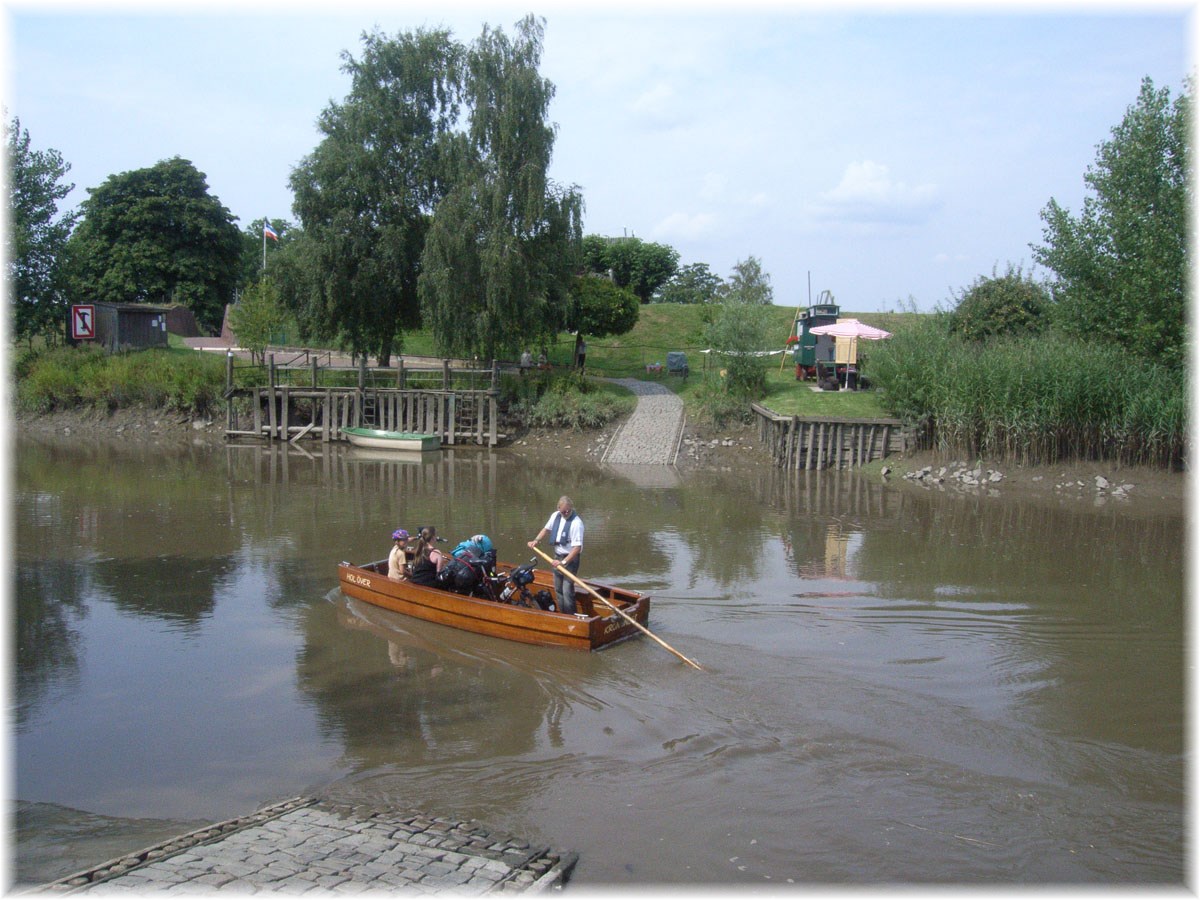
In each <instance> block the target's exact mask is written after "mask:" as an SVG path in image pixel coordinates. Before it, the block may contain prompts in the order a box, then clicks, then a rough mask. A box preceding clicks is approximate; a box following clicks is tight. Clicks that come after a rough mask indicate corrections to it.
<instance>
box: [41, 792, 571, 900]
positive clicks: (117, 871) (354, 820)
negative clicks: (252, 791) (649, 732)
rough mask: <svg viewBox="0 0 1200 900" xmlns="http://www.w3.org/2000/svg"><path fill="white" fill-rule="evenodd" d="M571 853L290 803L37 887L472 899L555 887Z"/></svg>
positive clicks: (416, 819)
mask: <svg viewBox="0 0 1200 900" xmlns="http://www.w3.org/2000/svg"><path fill="white" fill-rule="evenodd" d="M575 861H576V855H575V854H574V853H563V852H559V851H551V850H550V849H549V848H546V847H531V846H530V845H529V844H528V843H527V842H525V841H521V840H519V839H516V838H512V837H509V836H507V835H501V834H496V833H494V832H488V831H486V830H484V829H483V828H481V827H479V826H478V825H475V824H473V823H461V822H454V821H450V820H447V819H441V818H437V817H432V816H425V815H422V814H419V813H412V812H409V813H403V812H396V811H392V810H382V811H381V810H374V809H364V808H358V807H350V806H344V805H340V804H334V803H330V802H327V801H318V800H315V799H312V798H297V799H295V800H289V801H286V802H284V803H280V804H276V805H274V806H271V807H267V808H265V809H262V810H259V811H258V812H257V813H255V814H253V815H250V816H245V817H243V818H241V819H232V820H230V821H228V822H222V823H220V824H218V825H213V826H211V827H210V828H208V829H204V830H201V831H198V832H192V833H191V834H187V835H183V836H181V837H178V838H175V839H173V840H171V841H167V842H164V843H163V844H160V845H158V846H156V847H152V848H149V849H147V850H142V851H139V852H137V853H132V854H129V855H128V856H125V857H121V858H119V859H115V860H112V861H110V862H108V863H105V864H103V865H101V866H98V867H96V868H94V869H90V870H88V871H85V872H80V873H77V874H75V875H71V876H68V877H67V878H63V879H60V880H59V881H56V882H53V883H52V884H49V885H45V886H43V887H42V888H41V889H40V890H41V891H44V892H53V893H79V892H87V893H89V894H129V893H134V894H143V893H158V892H167V893H172V894H175V893H184V894H196V893H207V892H209V891H216V890H221V891H235V892H237V893H239V894H253V893H266V892H273V893H281V894H299V893H306V892H308V891H320V892H323V891H336V892H339V893H346V892H349V893H361V892H363V891H400V892H402V893H404V894H415V895H423V894H445V893H450V894H454V895H463V896H476V895H480V894H487V893H495V892H503V893H510V892H514V891H516V892H523V891H529V890H533V891H539V890H544V889H546V888H550V887H557V886H561V885H562V883H563V882H564V881H565V880H566V878H567V877H568V876H569V874H570V871H571V869H572V868H573V867H574V865H575Z"/></svg>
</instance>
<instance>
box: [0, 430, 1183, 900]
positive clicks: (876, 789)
mask: <svg viewBox="0 0 1200 900" xmlns="http://www.w3.org/2000/svg"><path fill="white" fill-rule="evenodd" d="M13 470H14V476H13V481H12V486H13V518H12V528H13V538H14V543H15V558H14V560H13V573H12V575H13V581H12V583H13V584H14V588H13V604H12V607H13V610H14V611H15V618H16V624H15V633H14V635H13V639H14V641H15V650H14V655H13V659H14V663H15V679H14V682H13V696H12V714H11V716H10V721H11V722H12V725H11V726H10V727H11V730H12V739H11V741H10V747H11V760H12V762H11V766H12V776H11V784H12V790H13V792H14V798H15V800H16V816H15V820H14V821H15V833H14V836H13V845H14V851H15V866H14V872H13V875H14V877H15V878H16V879H17V880H18V881H19V882H21V883H40V882H44V881H47V880H50V879H53V878H56V877H59V876H61V875H64V874H67V873H69V872H71V871H75V870H77V869H79V868H82V867H84V866H86V865H90V864H92V863H96V862H100V861H102V860H104V859H108V858H111V857H112V856H115V855H117V854H119V853H122V852H125V851H129V850H133V849H139V848H141V847H144V846H147V845H148V844H149V843H152V842H153V841H155V840H158V839H160V838H163V837H166V836H168V835H170V834H174V833H177V832H180V831H183V830H185V829H187V828H189V827H192V826H194V825H196V824H200V823H204V822H208V821H217V820H221V819H225V818H230V817H233V816H238V815H243V814H246V813H248V812H250V811H252V810H254V809H256V808H257V807H259V806H261V805H264V804H267V803H271V802H274V801H278V800H281V799H284V798H288V797H293V796H297V795H301V794H306V793H310V792H319V793H323V794H328V795H332V796H334V797H337V798H341V799H353V800H362V801H365V802H370V803H375V804H395V805H397V806H403V807H406V808H407V807H417V808H421V809H424V810H426V811H428V812H430V813H432V814H436V815H445V816H452V817H460V818H468V819H476V820H479V821H480V822H482V823H484V824H486V825H488V826H490V827H492V828H495V829H497V830H501V831H507V832H510V833H513V834H518V835H521V836H523V837H525V838H527V839H529V840H532V841H536V842H540V843H545V844H550V845H553V846H555V847H560V848H566V849H572V850H576V851H578V852H579V853H580V860H579V863H578V865H577V867H576V869H575V873H574V876H573V879H572V881H571V885H572V886H585V887H586V886H592V887H603V886H613V885H645V886H654V885H675V886H681V885H686V884H698V885H727V886H733V887H736V888H751V887H756V886H776V887H778V886H783V887H788V886H793V885H794V886H803V885H838V886H878V885H884V884H888V885H891V884H898V883H915V884H945V885H963V884H966V885H989V886H995V885H1042V884H1052V885H1063V884H1089V885H1142V884H1182V883H1183V880H1184V877H1185V868H1186V865H1185V824H1184V823H1185V793H1184V773H1185V764H1184V746H1185V736H1184V728H1185V715H1184V710H1185V703H1184V683H1185V673H1184V647H1185V634H1184V622H1185V619H1184V603H1185V600H1184V597H1185V577H1184V569H1185V565H1184V559H1185V556H1184V533H1185V532H1184V529H1185V523H1184V517H1183V514H1182V512H1181V511H1180V510H1179V509H1177V508H1174V509H1162V510H1155V509H1152V508H1150V509H1148V508H1146V506H1145V505H1144V504H1143V505H1141V506H1131V505H1129V504H1122V503H1120V502H1118V501H1112V502H1108V503H1104V504H1099V505H1098V504H1096V503H1093V502H1090V501H1088V500H1080V499H1071V498H1064V497H1056V496H1053V495H1052V494H1051V493H1050V492H1046V493H1045V494H1044V495H1039V496H1028V495H1021V496H1019V497H1017V496H1006V495H1005V494H1004V493H1003V492H1000V493H999V495H998V496H989V495H988V494H987V493H986V492H983V493H981V494H964V493H960V492H956V491H936V490H929V491H926V490H921V489H919V488H916V487H914V486H912V485H910V484H894V483H893V484H884V483H882V481H881V480H880V479H879V477H878V476H875V477H874V478H869V477H865V476H861V475H858V474H856V473H853V472H841V473H831V472H826V473H779V472H776V471H773V470H755V471H751V472H746V473H737V472H703V471H692V472H682V473H681V472H676V471H675V470H672V469H668V468H666V467H657V468H649V467H641V468H627V469H605V468H600V467H597V466H593V465H590V464H587V463H579V462H575V461H571V462H567V461H561V462H560V461H557V460H555V459H554V458H553V457H552V456H545V457H543V458H539V459H537V460H536V461H533V460H531V459H527V458H522V457H519V456H517V455H515V454H513V453H511V452H506V451H496V452H489V451H480V450H463V449H455V450H449V451H445V452H442V453H440V454H432V455H427V458H426V459H424V460H420V459H417V460H411V459H407V458H405V459H400V460H396V459H388V458H383V457H380V456H378V455H370V454H365V453H363V452H362V451H353V450H351V449H349V448H346V447H321V446H320V445H319V444H318V445H312V444H309V445H305V446H304V447H293V448H290V449H282V448H265V447H262V446H259V445H255V446H248V447H217V448H205V447H199V446H191V447H185V446H180V447H177V448H172V449H168V448H148V447H145V446H143V445H137V444H125V443H121V442H117V441H105V440H99V441H88V442H86V445H84V446H70V445H67V444H64V443H61V442H57V441H53V440H27V439H23V440H21V441H19V442H18V444H17V447H16V450H15V451H14V457H13ZM563 493H568V494H570V495H571V496H572V497H573V498H574V499H575V501H576V505H577V507H578V509H579V511H580V513H581V515H582V517H583V519H584V522H585V525H586V538H585V552H584V559H583V568H582V572H581V574H582V575H583V576H584V577H592V578H596V579H599V580H603V581H607V582H610V583H614V584H621V585H628V586H630V587H634V588H637V589H639V590H643V591H647V592H650V593H651V594H652V595H653V597H654V599H653V601H652V607H651V613H650V625H651V628H652V629H653V630H654V631H655V632H656V633H657V634H659V635H660V636H661V637H663V639H664V640H666V641H668V642H669V643H670V644H671V645H672V646H674V647H676V648H677V649H679V650H680V651H681V652H683V653H685V654H686V655H688V656H690V657H692V658H693V659H696V660H697V661H698V662H700V663H701V664H702V665H703V667H704V671H703V672H697V671H695V670H693V669H691V668H689V667H687V666H685V665H684V664H682V663H681V662H680V661H679V660H678V659H676V658H675V657H673V656H672V655H670V654H669V653H667V652H666V651H664V650H663V649H662V648H661V647H659V646H658V645H656V644H655V643H653V642H652V641H649V640H646V639H640V640H634V641H630V642H626V643H623V644H620V645H618V646H616V647H613V648H610V649H607V650H605V651H603V652H600V653H595V654H582V653H573V652H570V651H564V650H554V649H546V648H537V647H527V646H519V645H514V644H510V643H507V642H504V641H501V640H498V639H494V638H486V637H481V636H473V635H469V634H465V633H461V632H457V631H454V630H450V629H447V628H444V627H442V626H437V625H433V624H428V623H422V622H418V621H413V620H409V619H405V618H403V617H401V616H397V615H394V614H390V613H387V612H384V611H381V610H377V609H374V608H371V607H367V606H364V605H362V604H360V603H357V602H355V601H351V600H348V599H347V598H345V597H343V596H342V595H341V594H340V592H339V591H338V590H337V572H336V566H337V563H338V562H339V561H340V560H343V559H346V560H353V561H366V560H374V559H380V558H382V557H384V556H386V554H387V551H388V549H389V546H390V543H391V541H390V535H391V532H392V530H393V529H394V528H397V527H405V528H408V529H409V530H410V531H412V530H413V529H414V528H415V527H417V526H420V525H424V524H434V525H436V526H437V527H438V530H439V533H441V534H443V535H445V536H446V537H448V538H450V540H451V541H452V542H457V541H458V540H460V539H462V538H465V537H467V536H468V535H470V534H473V533H477V532H485V533H487V534H488V535H490V536H491V538H492V540H493V542H494V543H495V544H496V546H497V548H498V550H499V554H500V557H501V558H502V559H507V560H511V561H525V560H526V558H528V557H529V556H530V555H531V554H530V552H529V550H528V548H527V547H526V546H525V542H526V541H527V540H529V539H530V538H532V537H533V536H534V535H535V534H536V533H537V531H538V529H539V528H540V527H541V525H542V524H543V523H544V522H545V520H546V518H547V516H548V515H549V514H550V513H551V512H552V511H553V509H554V506H555V502H556V501H557V499H558V497H559V495H560V494H563ZM450 546H453V543H452V544H451V545H450Z"/></svg>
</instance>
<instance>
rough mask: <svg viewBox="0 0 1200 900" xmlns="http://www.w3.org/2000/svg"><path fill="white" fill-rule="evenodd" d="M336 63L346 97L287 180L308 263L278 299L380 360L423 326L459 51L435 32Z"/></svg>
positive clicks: (370, 44)
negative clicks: (425, 254) (346, 79)
mask: <svg viewBox="0 0 1200 900" xmlns="http://www.w3.org/2000/svg"><path fill="white" fill-rule="evenodd" d="M362 40H363V52H362V56H361V58H358V59H356V58H354V57H353V56H351V55H350V54H349V53H348V52H347V53H343V55H342V59H343V66H342V69H343V71H345V72H346V73H347V74H348V75H349V76H350V78H351V87H350V92H349V93H348V95H347V96H346V98H345V99H344V100H343V101H342V102H340V103H331V104H330V105H329V106H328V107H327V108H326V109H325V111H324V112H323V113H322V114H321V117H320V119H319V121H318V127H319V129H320V131H321V133H322V135H323V137H322V140H321V143H320V144H319V145H318V146H317V148H316V149H315V150H314V151H313V152H312V153H311V154H310V155H309V156H307V157H306V158H305V159H304V160H302V161H301V163H300V165H299V166H297V167H296V169H295V170H294V171H293V173H292V178H291V186H292V190H293V192H294V194H295V202H294V211H295V212H296V214H297V215H298V216H299V218H300V222H301V225H302V228H303V235H302V236H301V237H300V238H299V239H298V244H299V245H302V247H297V248H296V249H297V252H300V250H301V249H302V251H303V255H304V256H305V257H307V259H306V261H305V262H304V263H303V265H302V268H303V271H299V270H298V269H294V274H296V275H298V276H301V275H302V276H303V277H298V278H297V279H296V280H295V281H294V282H293V283H292V284H291V285H290V286H289V289H288V290H287V291H286V293H287V294H288V295H289V297H290V298H291V299H292V301H293V302H295V303H297V304H298V305H299V307H300V308H298V309H297V310H296V312H297V317H298V319H300V320H301V321H302V322H303V323H307V324H308V326H309V327H310V328H312V327H313V326H314V325H318V327H319V328H320V330H321V331H322V332H323V334H322V336H324V337H333V336H335V335H337V336H341V337H342V338H343V339H345V341H346V342H347V343H348V344H349V346H350V348H351V349H352V350H353V351H354V352H356V353H358V352H362V353H365V352H368V351H374V352H375V353H377V354H378V355H379V356H380V359H381V361H383V362H385V363H386V361H387V360H388V358H389V357H390V355H391V352H392V347H393V342H394V340H395V339H396V336H397V334H399V333H402V331H403V329H405V328H411V327H415V326H416V325H417V324H418V323H419V321H420V302H419V299H418V296H417V277H418V274H419V266H420V258H421V253H422V250H423V248H424V244H425V236H426V232H427V231H428V227H429V218H430V216H431V215H432V213H433V209H434V207H435V205H436V203H437V201H438V200H439V199H440V198H441V196H442V195H443V193H444V191H445V180H446V174H447V172H446V168H445V164H446V155H447V154H446V152H445V148H446V145H447V143H448V141H449V139H450V133H451V130H452V129H453V128H454V127H455V125H456V117H457V112H458V106H459V97H460V92H461V89H460V83H459V76H460V68H461V64H462V53H461V49H460V48H459V46H458V45H457V44H456V43H455V42H454V41H453V40H452V39H451V37H450V33H449V32H448V31H444V30H437V31H426V30H417V31H415V32H411V33H402V34H399V35H397V36H396V37H395V38H390V39H389V38H385V37H384V36H383V35H382V34H380V33H379V32H374V33H371V34H364V35H363V37H362Z"/></svg>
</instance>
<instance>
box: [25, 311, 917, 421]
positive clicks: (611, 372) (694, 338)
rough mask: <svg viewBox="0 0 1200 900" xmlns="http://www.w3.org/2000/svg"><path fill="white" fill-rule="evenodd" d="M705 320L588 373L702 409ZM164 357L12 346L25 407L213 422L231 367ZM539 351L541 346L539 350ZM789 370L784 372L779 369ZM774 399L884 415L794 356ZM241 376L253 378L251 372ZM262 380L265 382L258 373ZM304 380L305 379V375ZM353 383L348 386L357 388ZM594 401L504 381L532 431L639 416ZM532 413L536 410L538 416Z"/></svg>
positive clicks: (676, 320) (671, 329) (593, 362)
mask: <svg viewBox="0 0 1200 900" xmlns="http://www.w3.org/2000/svg"><path fill="white" fill-rule="evenodd" d="M705 312H706V310H705V309H704V308H702V307H694V306H679V305H675V304H652V305H648V306H643V307H642V310H641V317H640V319H639V322H638V324H637V325H636V326H635V327H634V329H633V330H632V331H631V332H630V333H629V334H626V335H622V336H621V337H617V338H606V339H602V340H601V339H591V340H589V341H588V356H587V372H588V374H589V375H591V376H598V377H602V378H642V379H653V380H655V381H659V382H661V383H662V384H664V385H666V386H667V387H669V388H671V389H672V390H673V391H675V392H676V393H678V394H679V395H680V396H681V397H683V399H684V401H685V402H686V403H688V404H689V405H690V406H692V407H695V406H697V404H698V400H697V394H698V392H699V389H700V387H701V384H702V382H703V381H704V376H705V374H706V371H707V372H708V373H709V374H713V372H712V369H713V368H714V367H715V364H710V363H709V362H708V355H707V354H703V353H701V352H700V351H701V350H703V349H705V348H706V346H707V345H706V344H705V342H704V340H703V331H704V325H705ZM773 312H774V314H775V318H776V319H777V320H778V321H777V322H776V324H775V325H774V326H773V328H772V333H777V334H778V338H779V347H780V348H782V346H783V344H784V341H785V340H786V338H787V335H788V333H789V329H790V327H791V323H792V318H793V316H794V314H795V310H794V309H792V308H785V307H775V308H774V310H773ZM906 316H909V317H911V314H863V315H861V316H860V318H862V319H863V320H864V321H867V322H868V323H870V324H873V325H877V326H879V327H883V328H887V329H889V330H892V329H894V328H896V327H899V326H898V325H897V321H900V320H903V319H904V318H905V317H906ZM171 343H172V346H171V347H170V348H169V349H167V350H149V351H143V352H139V353H129V354H118V355H115V356H108V355H107V354H105V353H103V352H101V351H97V350H90V349H86V348H81V349H78V350H72V349H70V348H59V349H56V350H46V351H41V352H37V351H34V352H30V351H28V350H26V349H23V348H15V349H14V351H13V362H14V369H15V375H16V382H17V393H16V402H17V405H18V408H19V409H22V410H25V411H29V412H49V411H51V410H56V409H70V408H74V407H80V406H85V407H93V408H96V409H110V410H111V409H117V408H121V407H126V406H133V405H142V406H149V407H157V408H165V409H171V410H178V411H179V412H181V413H193V414H203V415H208V414H212V413H214V412H217V411H219V410H220V408H221V404H222V403H223V401H222V399H221V397H222V393H223V391H224V386H225V364H224V359H223V357H222V356H221V355H220V354H212V353H201V352H196V351H192V350H188V349H187V348H186V347H184V346H183V343H182V341H180V340H179V339H178V338H175V337H174V336H171ZM574 343H575V339H574V336H573V335H560V336H559V339H558V340H557V341H556V342H555V343H553V344H552V345H550V346H549V347H547V348H546V351H547V356H548V359H549V360H550V362H551V363H552V364H554V365H555V366H556V367H563V368H569V366H570V362H571V356H572V353H573V350H574ZM533 349H534V351H535V352H536V351H537V349H538V348H533ZM672 350H679V351H683V352H685V353H686V354H687V356H688V363H689V367H690V375H689V377H688V378H686V379H685V378H681V377H679V376H677V375H667V374H665V373H664V374H657V375H652V374H649V373H647V371H646V366H647V364H649V363H654V362H659V363H665V362H666V354H667V352H668V351H672ZM404 353H405V354H406V355H410V356H432V357H437V356H438V353H437V352H436V347H435V346H434V343H433V339H432V337H431V336H430V335H429V333H428V332H416V333H413V334H409V335H406V336H405V341H404ZM781 362H782V366H781ZM763 368H764V370H765V371H766V373H767V385H768V395H767V397H766V398H765V399H764V400H763V403H764V405H766V406H769V407H771V408H772V409H775V410H776V411H778V412H780V413H783V414H786V415H813V416H817V415H826V416H862V417H869V416H878V415H883V411H882V409H881V407H880V405H879V401H878V397H877V395H876V394H874V393H873V392H869V391H860V392H840V393H817V392H813V391H811V390H809V385H808V384H802V383H799V382H797V381H796V379H795V369H794V366H793V365H792V362H791V357H790V355H788V357H787V358H786V360H781V358H780V357H779V356H771V357H765V358H764V360H763ZM243 377H247V378H252V379H253V378H254V377H255V376H254V375H253V374H252V373H251V372H249V371H246V372H244V375H243ZM257 377H261V374H259V375H258V376H257ZM304 377H305V378H307V375H306V374H305V375H304ZM353 380H354V379H353V378H351V379H350V381H349V382H348V383H353ZM589 384H590V389H589V391H588V397H589V398H590V399H584V400H582V401H581V400H580V398H579V396H578V395H577V392H573V391H571V390H570V384H569V381H568V384H567V388H568V389H567V390H554V389H549V390H547V388H548V385H547V383H546V382H544V381H542V380H541V379H528V380H526V382H525V383H524V384H521V383H520V382H519V380H518V379H516V378H506V379H505V388H506V390H507V391H508V392H509V394H510V397H511V398H512V399H513V400H514V402H516V403H517V404H524V405H525V407H526V409H525V413H526V415H527V416H528V417H529V418H530V421H531V422H532V424H542V425H552V424H574V425H578V426H581V427H586V426H589V425H600V424H604V422H605V421H607V420H608V419H609V418H611V417H612V416H615V415H621V414H623V413H625V412H628V411H630V410H632V408H633V399H632V398H631V397H630V396H629V394H628V392H627V391H625V390H624V389H622V388H620V387H617V386H614V385H608V384H604V383H600V384H596V382H595V381H594V380H589ZM535 407H536V408H537V411H536V412H535V411H534V410H535Z"/></svg>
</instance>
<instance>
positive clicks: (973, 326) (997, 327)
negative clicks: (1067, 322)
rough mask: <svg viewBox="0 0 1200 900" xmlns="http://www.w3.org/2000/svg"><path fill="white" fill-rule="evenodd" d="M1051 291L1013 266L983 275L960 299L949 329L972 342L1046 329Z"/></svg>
mask: <svg viewBox="0 0 1200 900" xmlns="http://www.w3.org/2000/svg"><path fill="white" fill-rule="evenodd" d="M1049 308H1050V292H1049V291H1048V290H1047V289H1046V287H1045V286H1044V285H1041V284H1038V283H1037V282H1035V281H1034V280H1033V279H1032V278H1031V277H1029V276H1027V275H1023V274H1022V273H1021V270H1020V268H1017V269H1014V268H1013V267H1012V266H1011V265H1009V267H1008V271H1007V272H1005V273H1004V274H1003V275H996V273H995V271H993V272H992V277H991V278H980V279H978V280H977V281H976V282H975V283H974V284H973V285H971V286H970V287H969V288H967V290H965V291H964V292H963V293H962V296H961V297H960V298H959V301H958V305H957V306H956V307H955V309H954V311H953V312H952V313H951V314H950V328H951V330H952V331H954V332H955V333H956V334H959V335H962V336H963V337H964V338H966V339H967V340H969V341H982V340H986V339H987V338H991V337H999V336H1004V335H1034V334H1039V333H1041V332H1042V331H1044V330H1045V327H1046V318H1047V311H1048V310H1049Z"/></svg>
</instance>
